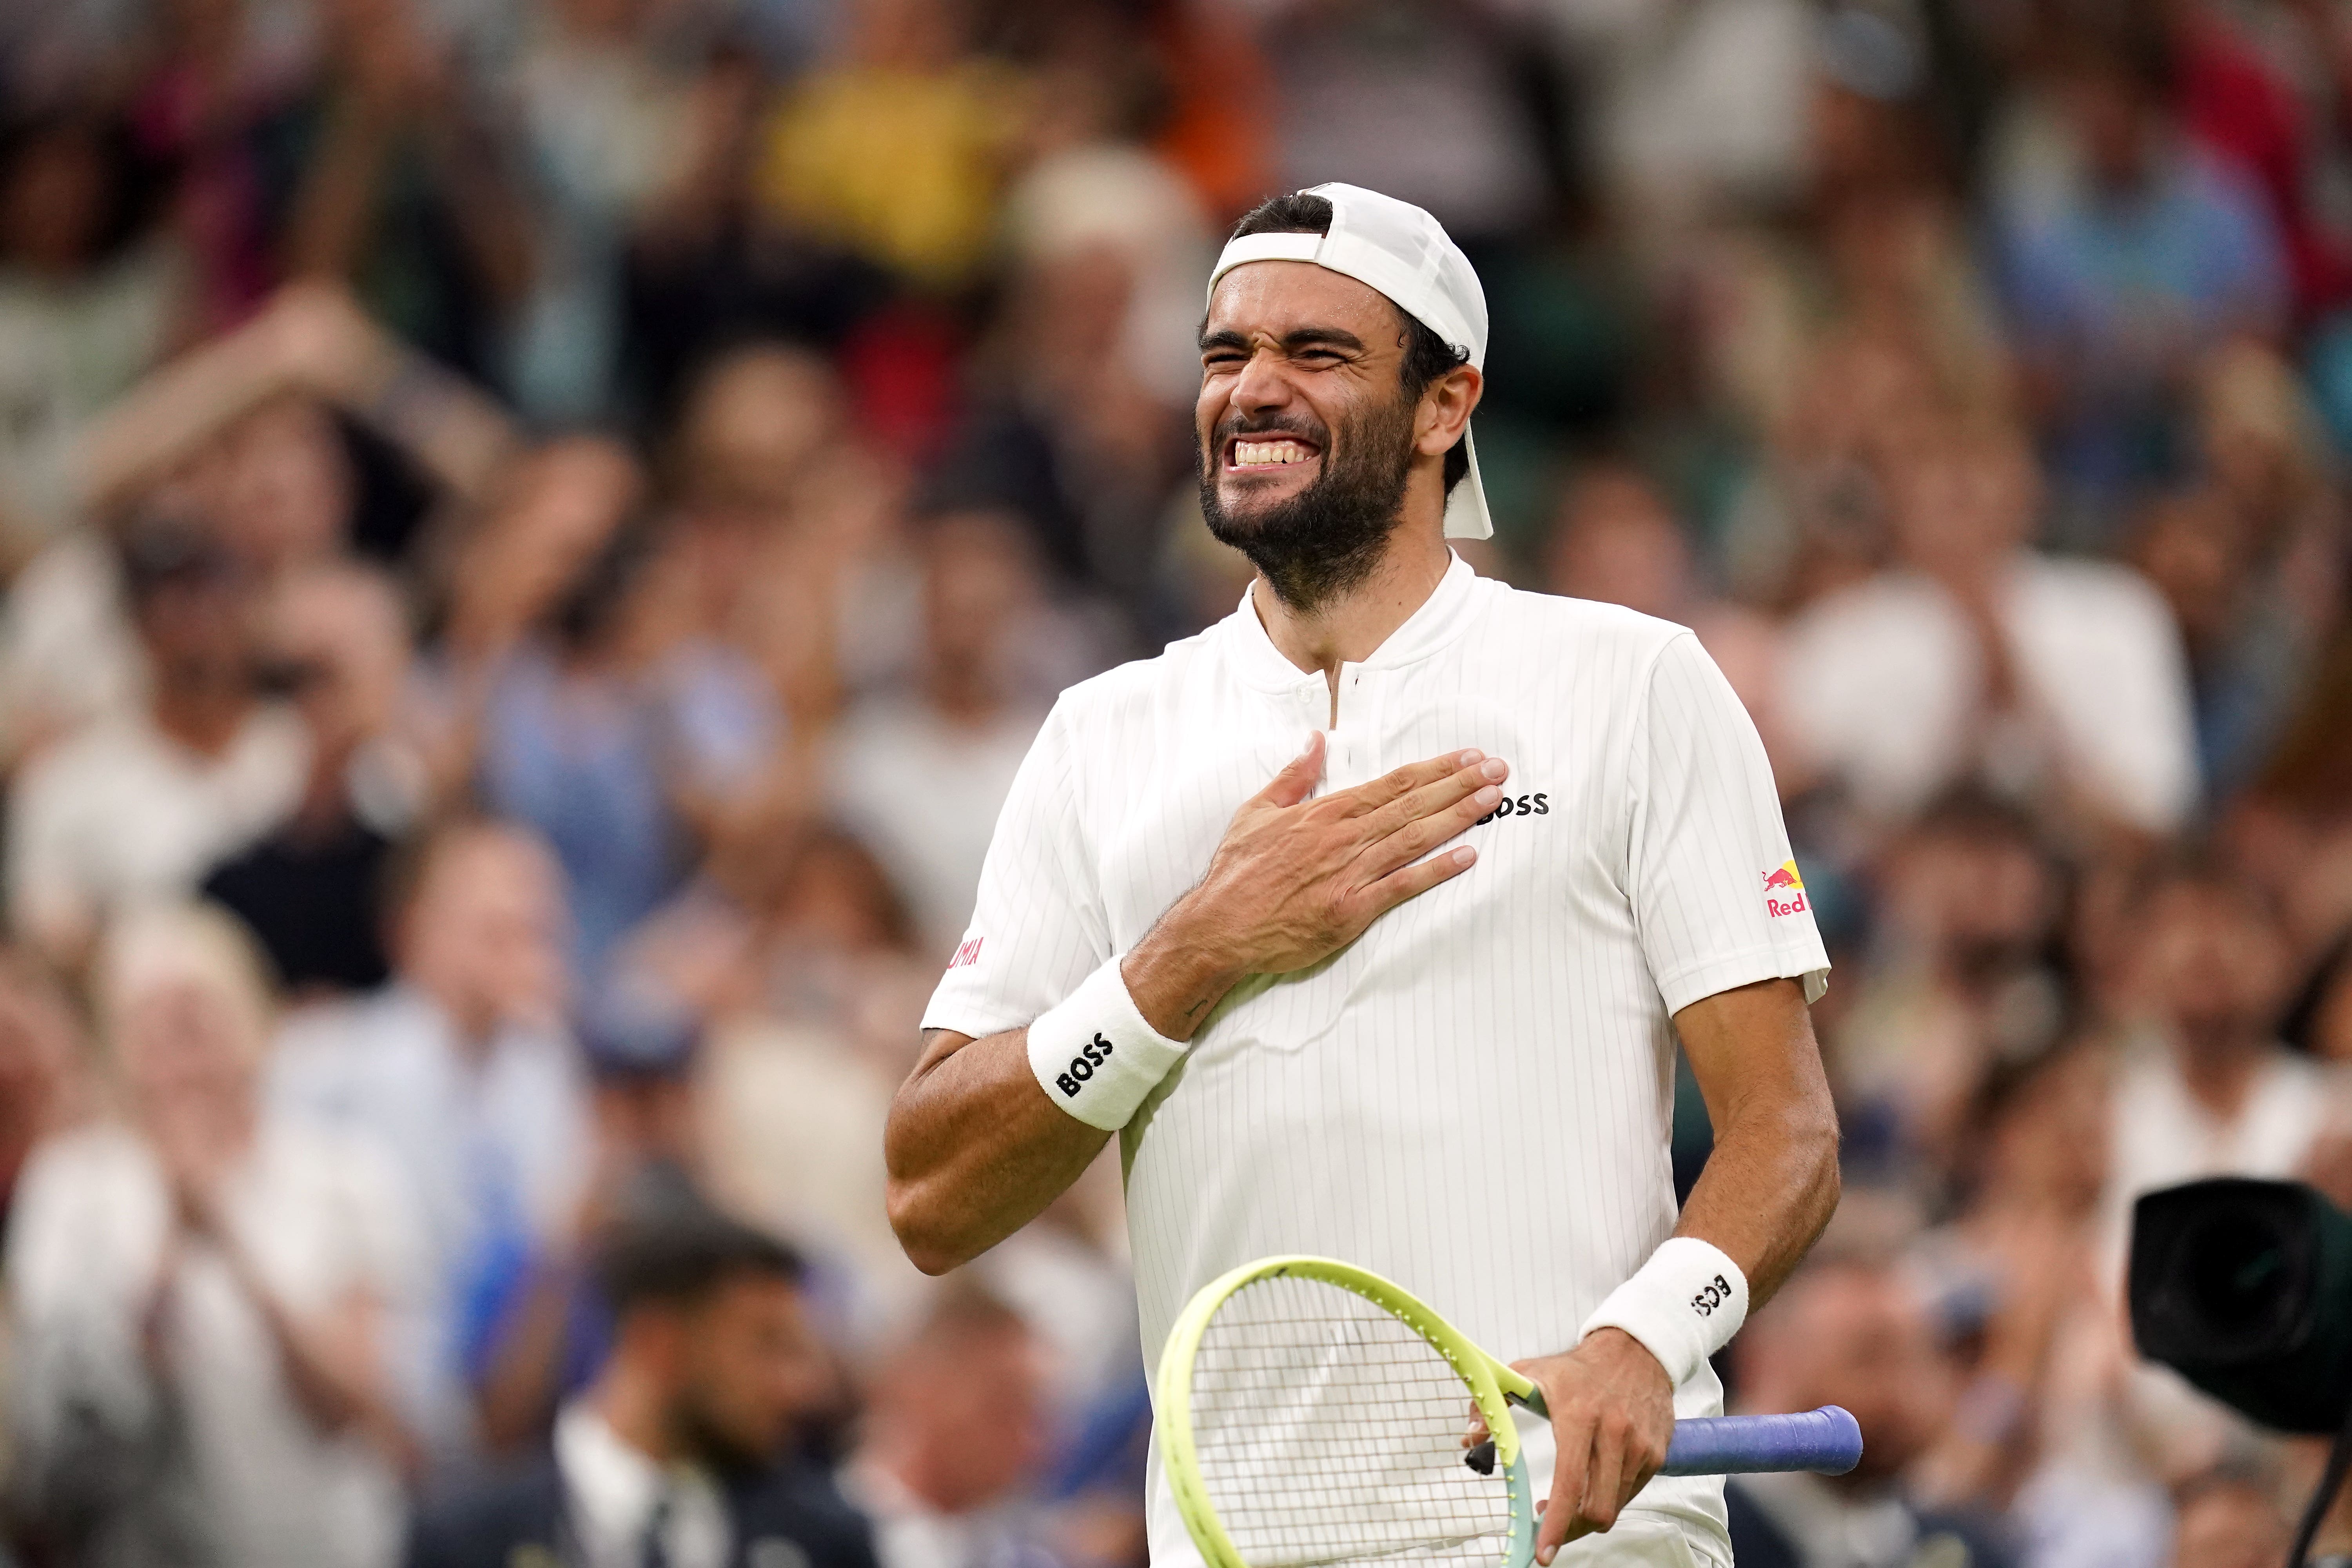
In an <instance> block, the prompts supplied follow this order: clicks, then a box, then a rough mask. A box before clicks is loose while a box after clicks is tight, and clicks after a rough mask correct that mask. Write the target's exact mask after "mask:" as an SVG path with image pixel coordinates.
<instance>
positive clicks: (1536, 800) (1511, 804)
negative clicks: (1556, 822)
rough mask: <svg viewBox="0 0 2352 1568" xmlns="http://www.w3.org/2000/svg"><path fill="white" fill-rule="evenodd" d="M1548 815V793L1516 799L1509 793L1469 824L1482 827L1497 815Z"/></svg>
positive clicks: (1549, 809) (1549, 803) (1522, 796)
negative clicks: (1490, 809) (1484, 814)
mask: <svg viewBox="0 0 2352 1568" xmlns="http://www.w3.org/2000/svg"><path fill="white" fill-rule="evenodd" d="M1550 815H1551V797H1550V796H1549V795H1521V796H1519V797H1518V798H1517V800H1514V799H1512V798H1511V797H1510V796H1509V795H1505V796H1504V797H1503V798H1502V799H1501V800H1499V801H1497V802H1496V803H1495V809H1494V810H1492V811H1490V812H1488V813H1487V814H1486V816H1482V817H1480V818H1479V819H1478V820H1477V821H1476V822H1475V823H1473V824H1471V826H1474V827H1484V826H1486V824H1488V823H1490V822H1492V821H1494V820H1495V818H1496V817H1498V816H1550Z"/></svg>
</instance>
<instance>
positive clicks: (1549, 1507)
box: [1511, 1329, 1675, 1563]
mask: <svg viewBox="0 0 2352 1568" xmlns="http://www.w3.org/2000/svg"><path fill="white" fill-rule="evenodd" d="M1511 1364H1512V1366H1513V1367H1515V1368H1516V1369H1517V1370H1518V1371H1519V1372H1520V1373H1524V1374H1525V1375H1526V1376H1527V1377H1528V1379H1529V1380H1530V1381H1532V1382H1533V1383H1534V1384H1536V1386H1538V1388H1541V1389H1542V1390H1543V1396H1544V1403H1545V1405H1548V1406H1549V1407H1550V1410H1551V1430H1552V1436H1553V1437H1554V1438H1555V1439H1556V1440H1557V1441H1558V1443H1559V1452H1558V1458H1555V1459H1554V1460H1553V1461H1552V1477H1551V1500H1550V1501H1549V1503H1548V1504H1539V1505H1538V1506H1539V1507H1541V1508H1542V1510H1543V1519H1542V1522H1541V1524H1540V1526H1539V1527H1538V1530H1537V1531H1536V1561H1537V1562H1538V1563H1549V1562H1550V1561H1551V1559H1552V1553H1554V1552H1558V1551H1559V1549H1560V1546H1561V1544H1562V1543H1563V1542H1570V1541H1574V1540H1576V1539H1578V1538H1579V1537H1580V1536H1586V1535H1591V1534H1594V1533H1596V1532H1598V1531H1604V1530H1607V1529H1609V1528H1610V1527H1611V1526H1612V1525H1614V1524H1615V1523H1616V1522H1617V1511H1618V1510H1620V1509H1622V1508H1623V1507H1624V1506H1625V1505H1626V1504H1627V1503H1628V1502H1630V1501H1632V1500H1633V1494H1634V1493H1635V1492H1637V1491H1640V1490H1641V1489H1643V1487H1644V1486H1646V1485H1648V1484H1649V1479H1650V1478H1651V1477H1652V1476H1654V1475H1656V1474H1657V1473H1658V1467H1659V1466H1660V1465H1662V1464H1664V1463H1665V1458H1666V1443H1667V1440H1668V1439H1669V1438H1671V1437H1672V1436H1674V1433H1675V1391H1674V1385H1673V1384H1669V1383H1668V1382H1667V1381H1666V1369H1665V1368H1664V1367H1663V1366H1660V1365H1659V1364H1658V1358H1657V1357H1655V1356H1654V1355H1652V1354H1651V1353H1650V1352H1649V1351H1648V1349H1647V1348H1645V1347H1644V1346H1643V1343H1642V1342H1641V1341H1639V1340H1637V1339H1635V1338H1633V1335H1631V1334H1629V1333H1626V1332H1625V1331H1623V1330H1622V1329H1598V1330H1595V1331H1593V1332H1592V1333H1591V1334H1590V1335H1588V1336H1586V1338H1585V1340H1584V1342H1583V1343H1581V1344H1580V1345H1578V1346H1577V1347H1576V1348H1575V1349H1574V1350H1572V1351H1570V1352H1568V1353H1567V1354H1566V1355H1547V1356H1537V1357H1536V1358H1534V1359H1533V1360H1531V1361H1521V1362H1513V1363H1511Z"/></svg>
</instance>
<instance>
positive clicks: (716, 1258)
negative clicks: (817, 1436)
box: [408, 1213, 874, 1568]
mask: <svg viewBox="0 0 2352 1568" xmlns="http://www.w3.org/2000/svg"><path fill="white" fill-rule="evenodd" d="M599 1272H600V1275H601V1278H602V1281H603V1286H604V1299H605V1300H606V1302H607V1303H608V1305H609V1306H610V1309H611V1311H612V1314H613V1318H614V1337H613V1350H612V1354H611V1356H610V1358H609V1359H608V1360H607V1361H606V1362H605V1363H604V1370H603V1371H602V1372H601V1373H598V1374H597V1376H596V1380H595V1382H594V1383H593V1384H591V1385H590V1386H589V1387H588V1389H587V1390H586V1391H585V1392H584V1393H583V1394H581V1395H580V1396H579V1397H578V1398H577V1399H575V1400H573V1401H572V1403H570V1404H569V1405H566V1406H565V1407H564V1411H563V1414H562V1417H561V1418H560V1419H559V1420H558V1421H557V1423H556V1428H555V1442H554V1449H553V1452H552V1453H551V1454H550V1455H549V1456H547V1457H546V1458H543V1459H541V1460H540V1461H539V1462H538V1463H537V1464H536V1465H534V1466H533V1467H532V1468H530V1470H527V1471H525V1472H524V1473H523V1474H521V1475H520V1476H518V1477H516V1478H514V1479H510V1480H502V1481H494V1482H488V1483H486V1484H481V1485H478V1486H477V1487H475V1488H473V1489H471V1490H469V1491H467V1492H465V1493H461V1494H459V1495H457V1496H456V1497H453V1498H451V1499H449V1500H446V1501H445V1502H443V1503H441V1504H439V1505H437V1506H436V1507H434V1508H431V1509H429V1510H426V1511H425V1514H424V1516H423V1517H422V1518H420V1519H419V1521H418V1522H417V1526H416V1530H415V1533H414V1535H413V1536H412V1537H411V1539H410V1543H409V1553H408V1561H409V1563H411V1564H412V1565H413V1568H508V1565H509V1564H511V1563H517V1562H524V1561H531V1560H534V1559H535V1557H536V1556H537V1555H538V1554H540V1553H544V1554H545V1556H546V1558H547V1560H548V1561H550V1562H555V1561H559V1560H560V1561H562V1562H566V1563H572V1562H576V1563H581V1564H583V1568H639V1565H640V1564H643V1563H666V1564H668V1565H669V1568H732V1565H735V1564H742V1565H744V1568H762V1565H764V1564H767V1563H805V1564H808V1565H809V1568H872V1564H873V1563H874V1552H873V1546H872V1543H871V1541H870V1539H869V1537H868V1533H867V1530H866V1521H864V1520H862V1519H860V1518H858V1517H857V1515H856V1513H854V1512H852V1511H851V1510H849V1508H848V1507H847V1506H846V1505H845V1504H844V1503H843V1502H842V1500H841V1498H840V1495H839V1493H837V1492H836V1491H835V1489H834V1488H833V1485H832V1483H831V1481H830V1480H829V1479H826V1478H825V1477H824V1474H823V1472H821V1471H816V1470H813V1469H811V1468H808V1467H807V1466H806V1465H805V1464H804V1463H803V1461H801V1460H799V1459H797V1458H793V1457H792V1456H791V1453H790V1445H791V1443H792V1440H793V1435H794V1428H795V1426H796V1425H797V1424H798V1421H799V1420H800V1418H801V1417H803V1415H805V1414H806V1413H807V1412H808V1410H809V1409H811V1408H812V1407H813V1406H814V1405H817V1404H818V1403H819V1402H820V1401H822V1400H823V1399H824V1394H825V1391H826V1389H827V1387H828V1385H829V1384H831V1382H832V1376H833V1373H832V1367H831V1364H830V1363H829V1361H828V1359H827V1357H826V1355H825V1352H824V1347H823V1346H822V1345H821V1344H820V1343H819V1342H817V1340H816V1337H815V1335H814V1333H813V1332H812V1331H811V1328H810V1324H809V1321H808V1309H807V1307H806V1305H805V1304H804V1302H803V1300H802V1296H801V1289H800V1286H801V1267H800V1262H799V1259H798V1258H795V1257H794V1256H793V1254H792V1252H791V1251H789V1250H788V1249H787V1248H785V1247H782V1245H781V1244H779V1243H777V1242H774V1241H771V1240H770V1239H768V1238H767V1237H765V1236H762V1235H761V1234H760V1233H758V1232H756V1231H751V1230H749V1229H746V1228H745V1227H743V1226H740V1225H738V1224H735V1223H734V1222H732V1221H730V1220H726V1219H722V1218H721V1217H720V1216H719V1215H717V1214H715V1213H703V1214H700V1215H691V1216H688V1217H685V1218H683V1219H680V1218H677V1217H672V1218H671V1219H669V1220H668V1221H667V1222H666V1223H663V1224H661V1225H658V1226H638V1227H636V1228H635V1229H629V1230H624V1231H622V1232H621V1233H619V1234H617V1235H615V1236H614V1237H611V1238H610V1239H609V1241H608V1242H607V1244H606V1247H605V1249H604V1258H603V1262H602V1265H601V1268H600V1270H599Z"/></svg>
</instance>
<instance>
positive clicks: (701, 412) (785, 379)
mask: <svg viewBox="0 0 2352 1568" xmlns="http://www.w3.org/2000/svg"><path fill="white" fill-rule="evenodd" d="M840 425H841V390H840V387H839V385H838V384H837V383H836V382H835V379H834V375H833V372H832V370H831V368H830V367H829V366H827V365H826V363H824V360H823V359H821V358H819V357H818V356H817V355H815V354H813V353H809V352H808V351H807V350H805V349H797V348H785V347H782V346H761V347H756V348H748V349H742V350H739V351H738V352H736V353H732V354H730V355H728V356H727V357H726V358H724V359H721V360H720V361H719V362H718V363H716V364H714V365H712V366H711V367H710V369H709V371H707V372H705V373H704V374H703V376H702V379H701V380H700V381H699V382H698V384H697V385H696V387H695V390H694V395H693V396H692V397H691V398H690V399H689V400H688V404H687V409H686V414H685V417H684V419H683V421H682V423H681V431H682V434H681V438H680V441H679V448H680V453H679V455H680V458H681V459H682V468H683V471H682V473H681V474H680V476H679V478H680V480H681V482H682V483H683V484H684V485H685V486H686V487H687V488H688V490H689V491H691V492H693V493H695V494H698V495H703V494H708V495H715V496H724V497H727V498H730V499H733V500H740V501H750V502H759V503H765V504H768V505H775V504H778V503H781V502H782V501H783V500H786V499H787V497H788V496H789V494H790V492H791V489H792V487H793V480H794V479H796V478H797V477H798V476H799V474H800V471H801V468H802V467H803V465H804V464H806V463H807V462H808V461H809V460H810V458H813V457H814V456H816V455H817V454H818V452H819V451H820V449H821V448H822V447H824V444H825V443H826V442H827V441H828V440H830V439H832V438H833V437H835V434H836V433H837V431H838V430H839V428H840Z"/></svg>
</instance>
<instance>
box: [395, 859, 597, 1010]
mask: <svg viewBox="0 0 2352 1568" xmlns="http://www.w3.org/2000/svg"><path fill="white" fill-rule="evenodd" d="M563 922H564V906H563V892H562V871H561V870H560V869H559V868H557V866H556V863H555V858H554V857H553V856H552V855H551V854H550V853H548V851H547V849H546V847H544V846H542V845H541V843H540V842H539V841H538V840H537V839H536V838H533V837H530V836H529V835H528V834H525V833H522V832H520V831H517V830H515V829H512V828H506V827H496V826H482V827H469V828H465V829H461V830H458V831H457V832H455V833H453V834H452V835H450V836H449V837H447V838H446V839H445V840H444V841H443V842H442V843H441V844H440V845H439V846H438V847H436V849H435V850H434V851H433V852H432V858H431V860H430V863H429V864H427V865H426V867H425V869H424V872H423V874H422V876H421V878H420V879H419V881H418V883H417V887H416V890H415V895H414V896H413V897H412V898H411V900H410V901H409V906H408V909H407V910H406V911H405V912H404V914H403V916H402V917H401V921H400V930H399V932H398V937H399V942H398V948H399V957H400V967H401V971H402V973H403V974H404V976H405V977H407V978H408V979H409V980H410V981H411V982H412V983H413V984H416V985H417V986H419V987H420V988H422V989H423V990H424V991H425V994H427V995H429V996H431V997H432V998H433V999H434V1000H435V1001H436V1002H437V1003H439V1004H440V1005H441V1006H442V1007H444V1008H445V1009H446V1010H447V1011H448V1013H449V1014H450V1016H451V1017H452V1018H453V1019H454V1020H455V1021H456V1023H457V1026H458V1027H459V1028H460V1029H461V1030H462V1031H464V1032H465V1033H466V1034H467V1035H468V1036H471V1037H476V1038H480V1037H486V1036H488V1034H490V1033H492V1032H493V1031H495V1030H496V1029H497V1028H498V1027H499V1026H500V1025H503V1024H507V1023H526V1024H543V1023H548V1022H551V1021H552V1020H553V1019H554V1018H556V1017H557V1016H559V1015H560V1013H561V1010H562V1005H563V998H564V994H565V990H566V985H567V977H566V975H565V973H564V967H565V966H564V960H563V934H564V930H563Z"/></svg>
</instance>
